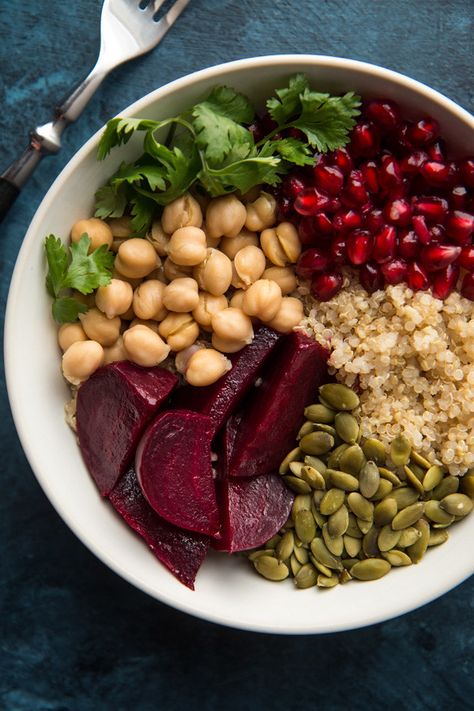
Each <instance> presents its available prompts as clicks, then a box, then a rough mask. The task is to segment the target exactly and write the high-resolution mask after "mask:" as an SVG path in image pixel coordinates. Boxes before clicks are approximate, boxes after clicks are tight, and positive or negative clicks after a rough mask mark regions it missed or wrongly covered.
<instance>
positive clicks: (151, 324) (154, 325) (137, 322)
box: [125, 318, 160, 333]
mask: <svg viewBox="0 0 474 711" xmlns="http://www.w3.org/2000/svg"><path fill="white" fill-rule="evenodd" d="M134 326H146V327H147V328H151V330H152V331H154V332H155V333H158V329H159V327H160V324H159V323H158V321H152V320H151V319H141V318H134V319H133V321H130V326H129V328H133V327H134ZM125 330H127V329H125Z"/></svg>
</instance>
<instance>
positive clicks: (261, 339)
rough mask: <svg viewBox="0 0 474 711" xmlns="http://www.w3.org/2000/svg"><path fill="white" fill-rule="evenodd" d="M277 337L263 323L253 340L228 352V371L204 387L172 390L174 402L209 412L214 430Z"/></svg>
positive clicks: (240, 396)
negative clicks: (229, 367) (237, 350)
mask: <svg viewBox="0 0 474 711" xmlns="http://www.w3.org/2000/svg"><path fill="white" fill-rule="evenodd" d="M280 338H281V335H280V334H279V333H277V332H276V331H274V330H273V329H271V328H267V327H266V326H263V327H262V328H260V329H259V330H258V331H257V333H256V334H255V338H254V339H253V341H252V343H250V344H249V345H248V346H245V348H242V350H241V351H239V352H238V353H235V354H233V355H231V356H229V357H230V360H231V361H232V369H231V370H229V372H228V373H226V374H225V375H223V376H222V378H219V380H218V381H217V382H216V383H213V384H212V385H209V386H207V387H204V388H196V387H193V386H192V385H186V386H184V387H182V388H178V390H176V392H175V393H174V394H173V406H174V407H178V408H186V409H188V410H193V411H194V412H201V413H202V414H203V415H209V417H210V418H211V420H212V424H213V426H214V430H215V432H217V431H218V430H220V429H221V427H222V426H223V425H224V423H225V422H226V420H227V418H228V417H229V415H231V414H232V413H233V412H234V410H236V409H237V407H238V405H239V403H240V402H241V400H242V399H243V397H244V396H245V394H246V393H247V391H248V390H249V389H250V388H251V386H252V385H253V384H254V382H255V379H256V378H257V377H258V375H259V373H260V371H261V369H262V368H263V366H264V364H265V361H266V360H267V358H268V357H269V356H270V354H271V353H272V351H273V349H274V348H275V346H276V345H277V343H278V341H279V340H280Z"/></svg>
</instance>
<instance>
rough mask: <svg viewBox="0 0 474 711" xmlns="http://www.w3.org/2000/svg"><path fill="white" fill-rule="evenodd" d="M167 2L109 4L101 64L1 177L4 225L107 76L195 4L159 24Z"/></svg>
mask: <svg viewBox="0 0 474 711" xmlns="http://www.w3.org/2000/svg"><path fill="white" fill-rule="evenodd" d="M164 2H165V0H151V1H150V2H149V3H148V4H147V5H146V7H143V5H144V0H141V1H140V2H139V0H104V4H103V6H102V14H101V18H100V51H99V57H98V59H97V62H96V64H95V66H94V67H93V68H92V70H91V71H90V73H89V74H88V75H87V76H86V78H85V79H84V81H82V82H81V83H80V84H79V86H78V87H77V88H76V89H75V90H74V91H73V92H72V94H71V95H70V96H68V98H67V99H65V100H64V101H63V103H62V104H61V105H60V106H58V107H57V108H56V109H55V112H54V113H55V117H54V119H53V120H52V121H49V123H45V124H44V125H42V126H37V127H36V128H35V129H34V130H33V131H31V133H30V144H29V146H28V147H27V148H26V150H25V151H24V152H23V153H22V155H21V156H20V157H19V158H18V159H17V160H15V161H14V162H13V163H12V164H11V165H10V166H9V167H8V168H7V169H6V170H5V171H4V172H3V173H2V175H1V176H0V221H1V220H2V219H3V217H5V215H6V214H7V212H8V210H9V209H10V207H11V206H12V205H13V203H14V201H15V199H16V198H17V196H18V194H19V192H20V190H21V188H22V187H23V185H24V184H25V182H26V181H27V179H28V178H29V177H30V175H31V174H32V172H33V171H34V169H35V168H36V166H37V165H38V163H39V162H40V160H41V158H42V157H43V156H45V155H51V154H53V153H57V152H58V151H59V149H60V148H61V135H62V133H63V131H64V129H65V128H67V126H69V124H70V123H72V122H73V121H76V120H77V119H78V118H79V116H80V115H81V113H82V112H83V111H84V109H85V107H86V106H87V104H88V102H89V101H90V100H91V98H92V96H93V94H94V93H95V92H96V91H97V89H98V88H99V86H100V84H101V83H102V82H103V80H104V79H105V77H106V76H107V74H108V73H109V72H110V71H112V69H115V67H117V66H118V65H119V64H122V63H123V62H128V61H129V60H130V59H135V57H139V56H140V55H141V54H145V53H146V52H149V51H150V50H151V49H153V48H154V47H156V45H157V44H159V42H161V40H162V39H163V37H164V36H165V34H166V33H167V32H168V30H169V29H170V27H171V26H172V25H173V24H174V22H175V21H176V20H177V18H178V17H179V15H180V14H181V13H182V11H183V10H184V8H185V7H186V5H188V3H189V2H190V0H176V1H175V3H174V4H173V5H172V7H171V8H170V9H169V10H168V12H167V13H166V14H165V15H164V16H163V17H162V18H161V19H160V20H159V21H155V20H156V18H157V13H158V11H159V10H160V8H161V6H162V5H163V4H164Z"/></svg>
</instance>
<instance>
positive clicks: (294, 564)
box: [290, 553, 302, 576]
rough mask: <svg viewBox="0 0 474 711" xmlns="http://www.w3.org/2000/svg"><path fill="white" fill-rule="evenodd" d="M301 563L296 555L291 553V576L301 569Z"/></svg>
mask: <svg viewBox="0 0 474 711" xmlns="http://www.w3.org/2000/svg"><path fill="white" fill-rule="evenodd" d="M301 567H302V566H301V563H300V562H299V561H298V559H297V557H296V556H295V554H294V553H293V555H292V556H291V558H290V568H291V572H292V574H293V576H295V575H297V574H298V571H299V570H301Z"/></svg>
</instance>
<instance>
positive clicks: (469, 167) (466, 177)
mask: <svg viewBox="0 0 474 711" xmlns="http://www.w3.org/2000/svg"><path fill="white" fill-rule="evenodd" d="M459 170H460V173H461V177H462V179H463V182H464V183H466V185H468V186H469V187H470V188H474V158H466V159H465V160H463V161H461V163H460V164H459Z"/></svg>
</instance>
